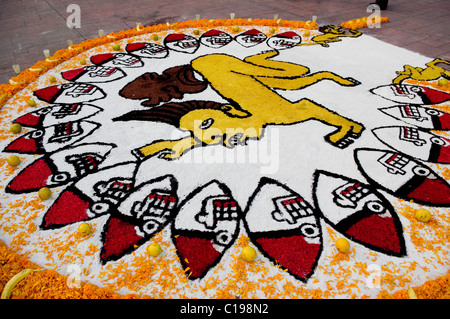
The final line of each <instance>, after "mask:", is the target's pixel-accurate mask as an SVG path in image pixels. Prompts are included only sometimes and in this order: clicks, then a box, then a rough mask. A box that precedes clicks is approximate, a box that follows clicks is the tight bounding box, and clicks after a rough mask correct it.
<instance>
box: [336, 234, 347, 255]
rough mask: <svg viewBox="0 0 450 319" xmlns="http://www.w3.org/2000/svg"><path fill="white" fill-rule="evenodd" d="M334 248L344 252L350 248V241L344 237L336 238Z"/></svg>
mask: <svg viewBox="0 0 450 319" xmlns="http://www.w3.org/2000/svg"><path fill="white" fill-rule="evenodd" d="M336 248H337V250H339V252H341V253H344V254H345V253H346V252H348V251H349V250H350V243H349V242H348V240H347V239H345V238H339V239H338V240H336Z"/></svg>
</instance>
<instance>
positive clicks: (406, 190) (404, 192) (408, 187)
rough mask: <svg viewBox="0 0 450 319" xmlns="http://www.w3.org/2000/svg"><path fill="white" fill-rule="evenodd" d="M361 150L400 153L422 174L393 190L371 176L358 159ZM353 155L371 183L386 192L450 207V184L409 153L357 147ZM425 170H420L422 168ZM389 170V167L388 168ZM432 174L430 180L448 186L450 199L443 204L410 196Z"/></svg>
mask: <svg viewBox="0 0 450 319" xmlns="http://www.w3.org/2000/svg"><path fill="white" fill-rule="evenodd" d="M359 151H376V152H384V155H383V157H384V156H386V155H388V154H392V155H395V154H397V155H399V156H401V157H402V158H403V159H404V160H406V161H408V162H409V161H412V162H413V163H415V164H416V166H415V168H417V170H418V172H419V173H420V174H421V175H417V174H415V175H414V177H413V178H412V179H410V180H408V181H407V182H406V183H405V184H403V186H401V187H400V188H399V189H397V190H392V189H390V188H388V186H386V185H382V184H380V183H379V182H378V181H376V180H375V179H373V178H372V177H371V176H369V175H368V174H367V173H366V171H365V169H364V167H362V165H361V163H360V161H359V159H358V152H359ZM353 157H354V159H355V163H356V165H357V167H358V170H359V171H360V172H361V174H362V175H363V176H364V177H365V178H366V179H367V180H368V181H369V183H371V184H373V185H374V186H376V187H377V188H380V189H383V190H385V191H386V192H388V193H390V194H392V195H394V196H396V197H398V198H402V199H406V200H412V201H413V202H415V203H418V204H423V205H427V206H437V207H450V185H449V184H448V183H447V182H446V181H445V180H444V179H443V178H442V177H440V176H439V175H438V174H436V173H435V172H434V171H433V170H431V168H430V167H428V166H426V165H424V164H422V163H421V162H419V161H416V160H414V159H413V158H411V157H409V156H407V155H403V154H399V153H396V152H393V151H388V150H380V149H373V148H357V149H355V150H354V152H353ZM421 169H422V170H423V171H420V170H421ZM387 170H388V169H387ZM400 174H401V173H400ZM430 175H431V176H432V177H433V179H429V180H439V181H440V182H441V183H442V184H441V185H442V186H444V185H445V186H447V188H448V190H447V193H448V194H449V196H448V199H449V201H448V202H447V203H443V204H437V203H433V202H430V201H424V200H420V199H415V198H411V197H409V196H408V194H410V193H411V192H413V191H415V190H416V189H417V188H418V187H419V186H420V185H421V184H422V183H423V182H424V181H425V180H427V179H428V178H427V176H430Z"/></svg>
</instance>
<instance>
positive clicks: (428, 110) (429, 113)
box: [425, 109, 442, 116]
mask: <svg viewBox="0 0 450 319" xmlns="http://www.w3.org/2000/svg"><path fill="white" fill-rule="evenodd" d="M425 113H427V114H428V115H437V116H441V115H442V112H441V111H438V110H434V109H427V110H425Z"/></svg>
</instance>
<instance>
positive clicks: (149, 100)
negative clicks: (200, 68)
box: [119, 65, 208, 106]
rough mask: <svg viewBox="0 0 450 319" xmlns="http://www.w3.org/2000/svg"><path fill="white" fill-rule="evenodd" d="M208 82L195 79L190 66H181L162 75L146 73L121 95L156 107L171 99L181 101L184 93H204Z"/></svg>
mask: <svg viewBox="0 0 450 319" xmlns="http://www.w3.org/2000/svg"><path fill="white" fill-rule="evenodd" d="M207 85H208V84H207V82H205V81H199V80H197V79H196V78H195V77H194V72H193V70H192V68H191V66H190V65H180V66H176V67H173V68H169V69H167V70H165V71H164V72H163V73H162V74H161V75H160V74H158V73H156V72H152V73H144V74H143V75H141V76H140V77H138V78H136V79H134V80H133V81H131V82H130V83H128V84H127V85H125V87H123V88H122V90H121V91H120V92H119V94H120V95H121V96H123V97H125V98H127V99H132V100H142V99H146V100H145V101H144V102H142V103H141V104H142V105H143V106H154V105H158V104H159V103H161V102H169V101H170V100H171V99H174V98H175V99H181V98H183V94H184V93H198V92H202V91H203V90H205V89H206V87H207Z"/></svg>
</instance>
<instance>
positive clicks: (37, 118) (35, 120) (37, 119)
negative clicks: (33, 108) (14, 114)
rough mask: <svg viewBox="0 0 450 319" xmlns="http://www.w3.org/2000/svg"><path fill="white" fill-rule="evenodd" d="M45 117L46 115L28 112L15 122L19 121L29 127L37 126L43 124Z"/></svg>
mask: <svg viewBox="0 0 450 319" xmlns="http://www.w3.org/2000/svg"><path fill="white" fill-rule="evenodd" d="M43 118H44V115H34V114H33V113H28V114H25V115H22V116H21V117H19V118H18V119H16V120H15V121H14V123H19V124H20V125H23V126H28V127H36V126H39V124H41V122H42V120H43Z"/></svg>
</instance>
